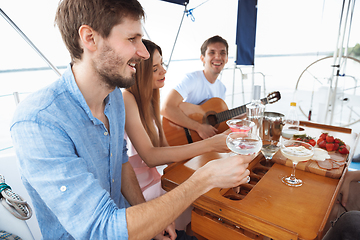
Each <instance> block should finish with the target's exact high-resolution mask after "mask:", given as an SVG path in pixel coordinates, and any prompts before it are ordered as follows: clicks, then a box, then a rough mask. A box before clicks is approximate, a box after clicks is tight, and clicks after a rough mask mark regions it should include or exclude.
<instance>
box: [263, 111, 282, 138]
mask: <svg viewBox="0 0 360 240" xmlns="http://www.w3.org/2000/svg"><path fill="white" fill-rule="evenodd" d="M284 117H285V116H284V114H281V113H277V112H264V118H263V122H262V128H261V129H260V137H261V139H263V140H275V141H279V140H280V136H281V131H282V127H283V125H284V123H283V121H284Z"/></svg>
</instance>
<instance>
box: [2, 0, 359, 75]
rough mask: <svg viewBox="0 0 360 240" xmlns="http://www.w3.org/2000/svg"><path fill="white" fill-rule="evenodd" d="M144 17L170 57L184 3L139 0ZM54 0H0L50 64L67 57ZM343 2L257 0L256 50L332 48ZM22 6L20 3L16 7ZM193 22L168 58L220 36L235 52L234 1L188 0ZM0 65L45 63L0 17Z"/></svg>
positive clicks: (194, 51) (355, 37)
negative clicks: (55, 24) (58, 27)
mask: <svg viewBox="0 0 360 240" xmlns="http://www.w3.org/2000/svg"><path fill="white" fill-rule="evenodd" d="M140 2H141V4H142V5H143V7H144V9H145V11H146V14H147V17H146V22H145V29H146V31H147V33H148V34H149V37H150V38H151V40H153V41H155V42H156V43H158V44H159V45H160V46H161V47H162V48H163V50H164V51H163V52H164V58H165V59H164V60H165V61H166V60H167V59H168V57H169V56H170V52H171V49H172V47H173V44H174V41H175V38H176V34H177V31H178V29H179V25H180V21H181V17H182V15H183V11H184V7H183V6H180V5H176V4H171V3H166V2H163V1H160V0H140ZM57 3H58V1H57V0H51V1H49V0H37V1H27V0H17V1H4V0H1V1H0V8H1V9H2V10H3V11H4V12H5V13H6V14H7V15H8V16H9V17H10V18H11V19H12V20H13V21H14V22H15V23H16V24H17V25H18V26H19V27H20V29H22V30H23V32H24V33H25V34H26V35H27V36H28V37H29V38H30V39H31V41H33V42H34V44H35V45H36V46H37V47H38V48H39V49H40V50H41V51H42V52H43V53H44V54H45V55H46V56H47V58H48V59H49V60H50V61H51V62H53V63H54V64H55V65H65V64H67V63H68V61H69V57H68V53H67V50H66V48H65V47H64V45H63V43H62V40H61V37H60V35H59V33H58V30H57V29H56V28H55V27H54V24H53V20H54V13H55V10H56V7H57ZM341 4H342V1H338V0H301V1H300V0H297V1H295V0H292V1H288V0H258V23H257V40H256V48H255V53H256V54H278V53H281V54H284V53H301V52H316V51H333V50H334V49H335V46H336V39H337V36H336V35H337V31H338V26H339V16H340V11H341ZM19 6H21V7H19ZM188 9H194V10H193V16H194V18H195V21H191V19H190V17H186V16H185V17H184V21H183V24H182V28H181V30H180V34H179V38H178V41H177V45H176V48H175V51H174V54H173V57H172V59H184V58H185V59H187V58H198V57H199V54H200V53H199V47H200V45H201V43H202V42H203V41H204V40H205V39H206V38H208V37H210V36H213V35H215V34H219V35H221V36H223V37H224V38H226V39H227V40H228V42H229V44H230V57H233V56H234V53H235V33H236V15H237V0H223V1H218V0H209V1H207V0H190V3H189V5H188ZM359 18H360V5H356V6H355V14H354V18H353V26H352V34H351V38H350V41H349V42H350V46H353V45H355V43H360V31H357V30H356V29H360V19H359ZM0 29H1V36H2V37H1V38H0V46H1V58H0V69H13V68H19V67H25V66H26V67H37V66H44V63H43V61H42V60H41V59H40V58H39V57H38V56H37V55H36V54H35V53H34V51H33V50H32V49H30V48H29V47H28V45H27V44H26V43H25V42H24V40H23V39H21V38H20V37H19V35H18V34H17V33H16V32H15V31H14V30H13V29H12V28H11V27H10V26H9V24H7V23H6V22H5V21H4V19H3V18H0Z"/></svg>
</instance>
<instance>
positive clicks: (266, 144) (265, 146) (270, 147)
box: [261, 139, 280, 167]
mask: <svg viewBox="0 0 360 240" xmlns="http://www.w3.org/2000/svg"><path fill="white" fill-rule="evenodd" d="M279 149H280V143H279V142H278V141H275V140H270V139H268V140H262V147H261V153H262V154H263V155H264V157H265V161H262V162H261V164H262V165H263V166H265V167H271V166H272V165H273V164H274V163H273V162H271V159H272V157H273V156H274V155H275V153H277V151H278V150H279Z"/></svg>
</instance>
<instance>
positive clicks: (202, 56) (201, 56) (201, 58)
mask: <svg viewBox="0 0 360 240" xmlns="http://www.w3.org/2000/svg"><path fill="white" fill-rule="evenodd" d="M204 58H205V56H204V55H202V54H201V55H200V60H201V61H202V63H203V65H205V62H204Z"/></svg>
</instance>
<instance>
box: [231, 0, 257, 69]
mask: <svg viewBox="0 0 360 240" xmlns="http://www.w3.org/2000/svg"><path fill="white" fill-rule="evenodd" d="M256 17H257V0H239V3H238V16H237V28H236V45H237V51H236V61H235V62H236V65H254V53H255V37H256Z"/></svg>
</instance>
